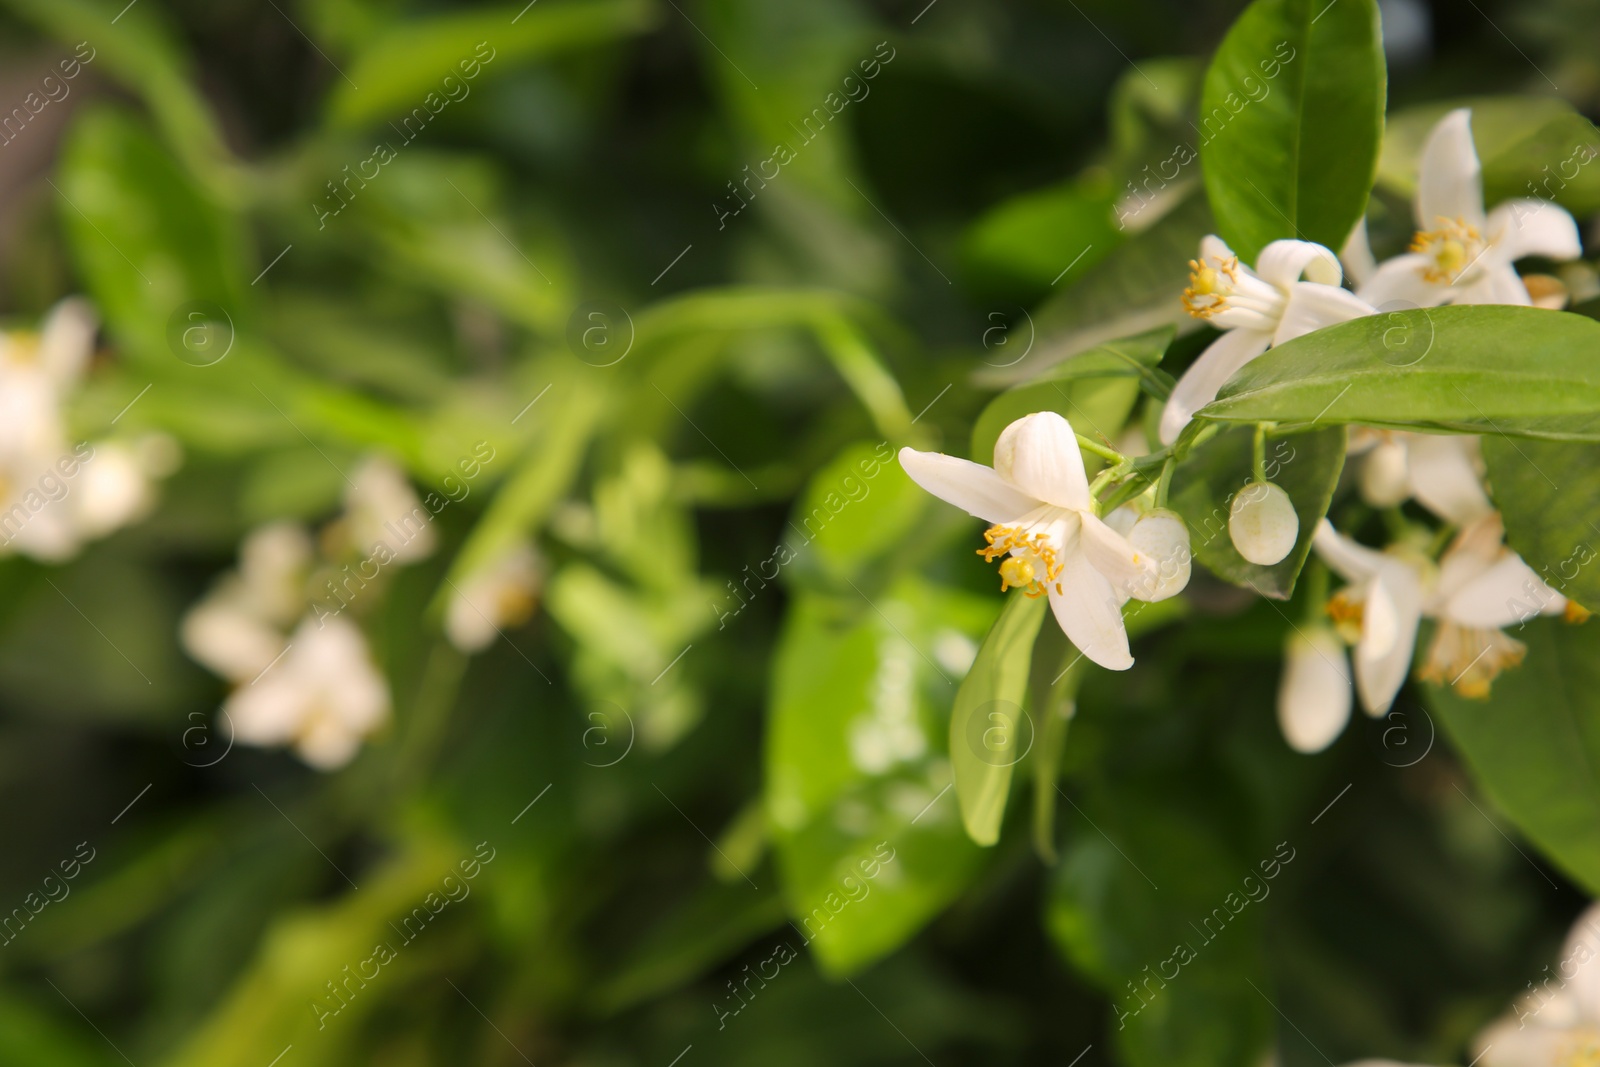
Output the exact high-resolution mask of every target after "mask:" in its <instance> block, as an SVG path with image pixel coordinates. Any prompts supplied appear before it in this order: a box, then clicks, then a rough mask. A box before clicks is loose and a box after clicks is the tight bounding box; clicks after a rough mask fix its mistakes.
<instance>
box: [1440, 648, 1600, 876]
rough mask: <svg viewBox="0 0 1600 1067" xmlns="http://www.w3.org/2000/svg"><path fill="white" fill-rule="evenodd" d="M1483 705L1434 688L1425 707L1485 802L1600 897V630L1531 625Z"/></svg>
mask: <svg viewBox="0 0 1600 1067" xmlns="http://www.w3.org/2000/svg"><path fill="white" fill-rule="evenodd" d="M1514 636H1516V638H1517V639H1518V640H1520V641H1523V642H1525V643H1526V644H1527V646H1528V654H1527V658H1526V659H1525V660H1523V662H1522V665H1521V666H1519V667H1514V668H1512V669H1510V670H1508V671H1506V672H1505V673H1504V674H1501V675H1500V676H1499V677H1498V678H1496V679H1495V681H1494V689H1493V691H1492V692H1491V694H1490V696H1489V699H1488V700H1486V701H1479V700H1468V699H1466V698H1464V697H1461V696H1458V695H1457V694H1456V693H1455V692H1454V691H1452V690H1449V689H1443V688H1439V687H1435V686H1428V687H1426V689H1425V692H1426V694H1427V699H1428V703H1429V706H1430V707H1432V708H1433V710H1434V712H1435V713H1436V714H1437V715H1438V716H1439V718H1440V720H1441V721H1442V722H1443V723H1444V727H1445V730H1446V732H1448V733H1449V735H1450V738H1451V740H1452V741H1453V742H1454V743H1455V746H1456V748H1457V749H1458V750H1459V751H1460V752H1461V754H1462V756H1464V757H1465V758H1466V761H1467V765H1468V766H1469V767H1471V769H1472V772H1473V777H1474V778H1475V779H1476V780H1477V782H1478V785H1479V786H1480V788H1482V790H1483V791H1484V793H1485V794H1487V795H1488V797H1489V798H1490V799H1491V800H1493V801H1494V803H1495V806H1496V807H1498V808H1499V809H1500V810H1501V811H1502V812H1504V813H1505V814H1506V816H1507V817H1508V818H1509V819H1510V820H1511V821H1512V822H1513V823H1515V824H1516V826H1517V828H1518V829H1519V830H1521V831H1522V832H1523V834H1525V835H1526V836H1527V837H1528V839H1529V840H1531V841H1532V842H1533V843H1534V844H1535V845H1537V846H1538V847H1539V849H1540V851H1542V852H1544V854H1545V855H1547V856H1549V857H1550V858H1551V859H1552V860H1554V861H1555V862H1556V864H1557V865H1558V866H1560V867H1561V868H1562V869H1563V870H1565V871H1566V872H1567V873H1568V874H1570V875H1571V876H1572V877H1573V878H1575V879H1576V880H1577V881H1578V882H1579V883H1581V884H1582V885H1583V886H1584V887H1585V888H1586V889H1587V890H1588V891H1589V892H1590V893H1600V626H1595V625H1593V624H1590V625H1584V626H1569V625H1567V624H1565V623H1561V622H1557V621H1555V620H1551V619H1539V620H1536V621H1534V622H1531V623H1529V624H1527V625H1526V626H1524V627H1522V628H1521V629H1519V630H1517V631H1514Z"/></svg>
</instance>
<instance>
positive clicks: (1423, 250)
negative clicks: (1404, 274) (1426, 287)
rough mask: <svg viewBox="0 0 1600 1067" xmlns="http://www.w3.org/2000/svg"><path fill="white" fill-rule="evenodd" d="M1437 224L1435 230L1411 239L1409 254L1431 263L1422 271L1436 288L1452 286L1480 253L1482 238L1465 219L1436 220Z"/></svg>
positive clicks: (1426, 231)
mask: <svg viewBox="0 0 1600 1067" xmlns="http://www.w3.org/2000/svg"><path fill="white" fill-rule="evenodd" d="M1438 222H1439V227H1438V229H1434V230H1423V231H1420V232H1419V233H1418V234H1417V235H1416V237H1414V238H1412V240H1411V251H1413V252H1417V253H1420V254H1422V255H1425V256H1428V257H1429V258H1431V259H1432V260H1433V264H1432V265H1431V266H1428V267H1424V268H1423V270H1422V276H1423V277H1424V278H1426V279H1427V280H1428V281H1430V282H1433V283H1435V284H1437V285H1453V284H1454V283H1455V281H1456V279H1458V278H1459V277H1461V272H1462V271H1464V270H1466V269H1467V268H1468V267H1469V266H1471V265H1472V263H1473V261H1474V260H1475V259H1477V257H1478V256H1479V255H1480V254H1481V253H1482V252H1483V237H1482V236H1481V235H1480V234H1479V233H1478V230H1477V228H1476V227H1474V226H1470V225H1468V224H1467V220H1466V219H1462V218H1455V219H1446V218H1440V219H1439V220H1438Z"/></svg>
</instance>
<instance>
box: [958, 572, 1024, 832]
mask: <svg viewBox="0 0 1600 1067" xmlns="http://www.w3.org/2000/svg"><path fill="white" fill-rule="evenodd" d="M1047 606H1048V604H1047V603H1046V601H1045V598H1044V597H1029V596H1025V595H1022V594H1020V593H1014V594H1012V595H1011V596H1010V597H1008V598H1006V606H1005V608H1004V610H1002V611H1001V612H1000V618H998V619H996V620H995V624H994V627H993V628H992V629H991V630H990V631H989V636H988V637H985V638H984V639H983V647H982V648H980V649H979V650H978V658H977V659H976V660H974V661H973V664H972V669H971V670H970V671H968V672H967V677H966V680H965V681H963V682H962V683H961V688H960V689H959V690H958V691H957V692H956V702H955V707H954V708H952V709H951V711H950V766H951V768H952V770H953V771H954V772H955V780H956V800H957V801H959V802H960V804H961V821H962V822H963V823H964V824H965V825H966V827H967V833H968V834H969V835H970V836H971V837H972V839H973V840H974V841H976V842H977V843H978V844H980V845H992V844H994V843H995V842H996V841H998V840H1000V822H1001V820H1002V819H1003V818H1004V817H1005V813H1006V796H1007V794H1009V793H1010V791H1011V769H1012V768H1013V767H1015V766H1016V764H1017V762H1018V761H1019V760H1021V759H1022V758H1023V757H1024V756H1026V755H1027V753H1028V748H1029V747H1031V745H1032V743H1033V741H1034V739H1035V738H1034V727H1033V725H1032V719H1030V718H1028V716H1027V714H1026V712H1024V711H1023V707H1022V702H1023V698H1024V697H1025V696H1026V695H1027V688H1028V668H1029V665H1030V664H1031V663H1032V662H1033V640H1034V638H1035V637H1037V636H1038V634H1039V624H1040V623H1042V622H1043V621H1044V616H1045V608H1046V607H1047Z"/></svg>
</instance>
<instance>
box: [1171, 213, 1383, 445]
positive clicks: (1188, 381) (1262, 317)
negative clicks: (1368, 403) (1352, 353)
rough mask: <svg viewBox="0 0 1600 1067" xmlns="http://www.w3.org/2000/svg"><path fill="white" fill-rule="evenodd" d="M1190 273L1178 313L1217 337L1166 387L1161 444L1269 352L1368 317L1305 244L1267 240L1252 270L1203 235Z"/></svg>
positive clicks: (1330, 257) (1323, 256) (1320, 251)
mask: <svg viewBox="0 0 1600 1067" xmlns="http://www.w3.org/2000/svg"><path fill="white" fill-rule="evenodd" d="M1189 266H1190V268H1191V271H1190V274H1189V288H1187V289H1185V290H1184V291H1183V306H1184V308H1185V309H1186V310H1187V311H1188V312H1189V314H1191V315H1193V316H1194V317H1195V318H1197V319H1202V320H1204V321H1206V322H1209V323H1210V324H1211V325H1213V326H1215V327H1216V328H1217V329H1219V330H1222V331H1224V332H1223V334H1222V336H1221V337H1219V338H1217V339H1216V340H1215V341H1213V342H1211V346H1210V347H1209V348H1207V349H1206V350H1205V351H1204V352H1202V353H1200V358H1198V359H1196V360H1195V361H1194V363H1193V364H1192V365H1191V366H1190V367H1189V369H1188V370H1186V371H1184V372H1183V377H1181V378H1179V379H1178V384H1177V385H1176V386H1175V387H1174V388H1173V390H1172V395H1171V396H1170V397H1169V398H1168V399H1167V406H1166V408H1165V409H1163V410H1162V412H1161V427H1160V430H1161V443H1162V444H1166V445H1170V444H1171V443H1172V442H1174V441H1176V440H1177V439H1178V434H1179V433H1180V432H1181V431H1182V430H1183V428H1184V427H1185V426H1187V425H1188V424H1189V420H1190V419H1192V418H1193V417H1194V413H1195V412H1196V411H1199V410H1200V409H1201V408H1203V407H1205V406H1206V405H1207V404H1209V403H1211V401H1213V400H1215V399H1216V398H1217V391H1218V390H1219V389H1221V388H1222V385H1223V383H1224V382H1226V381H1227V380H1228V379H1229V378H1231V377H1233V376H1234V374H1236V373H1238V371H1239V368H1241V367H1243V366H1244V365H1245V364H1246V363H1249V362H1250V361H1251V360H1252V359H1255V358H1256V357H1257V356H1259V355H1261V353H1263V352H1265V351H1266V350H1267V349H1269V348H1271V347H1272V346H1273V345H1281V344H1283V343H1284V342H1285V341H1290V340H1293V339H1294V338H1296V337H1299V336H1301V335H1302V334H1308V333H1310V332H1311V331H1313V330H1318V329H1321V328H1322V327H1324V326H1331V325H1333V324H1334V323H1336V322H1344V321H1346V320H1348V319H1356V318H1360V317H1362V316H1363V315H1371V314H1372V313H1373V308H1372V307H1370V306H1369V305H1367V304H1366V303H1364V302H1363V301H1361V300H1358V299H1356V297H1355V296H1354V295H1352V294H1351V293H1348V292H1346V291H1345V290H1343V289H1341V288H1340V287H1339V281H1340V279H1341V277H1342V272H1341V271H1340V268H1339V260H1338V258H1337V257H1336V256H1334V254H1333V253H1332V252H1330V251H1328V250H1327V249H1326V248H1323V247H1322V246H1321V245H1319V244H1313V243H1311V242H1310V241H1273V242H1272V243H1271V244H1269V245H1267V247H1265V248H1263V249H1262V250H1261V255H1260V256H1259V257H1258V258H1257V260H1256V270H1251V269H1250V268H1249V267H1247V266H1245V265H1244V264H1242V263H1240V262H1239V257H1238V256H1236V255H1234V254H1233V250H1232V249H1230V248H1229V247H1228V246H1227V245H1226V244H1224V243H1223V241H1222V238H1220V237H1217V236H1215V235H1210V236H1207V237H1205V238H1203V239H1202V240H1201V241H1200V258H1199V259H1197V260H1191V261H1190V263H1189ZM1302 278H1305V279H1309V280H1302Z"/></svg>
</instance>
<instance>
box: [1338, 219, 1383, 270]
mask: <svg viewBox="0 0 1600 1067" xmlns="http://www.w3.org/2000/svg"><path fill="white" fill-rule="evenodd" d="M1339 262H1340V263H1342V264H1343V265H1344V274H1345V277H1347V278H1349V279H1350V282H1351V284H1352V285H1360V284H1361V283H1362V282H1364V281H1366V280H1367V279H1368V278H1370V277H1372V273H1373V271H1375V270H1377V269H1378V261H1377V259H1375V258H1374V257H1373V255H1372V245H1370V244H1369V243H1368V242H1367V218H1366V216H1365V215H1363V216H1362V217H1361V218H1359V219H1357V220H1356V228H1355V229H1353V230H1351V231H1350V236H1349V237H1346V238H1345V240H1344V247H1343V248H1341V249H1339Z"/></svg>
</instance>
